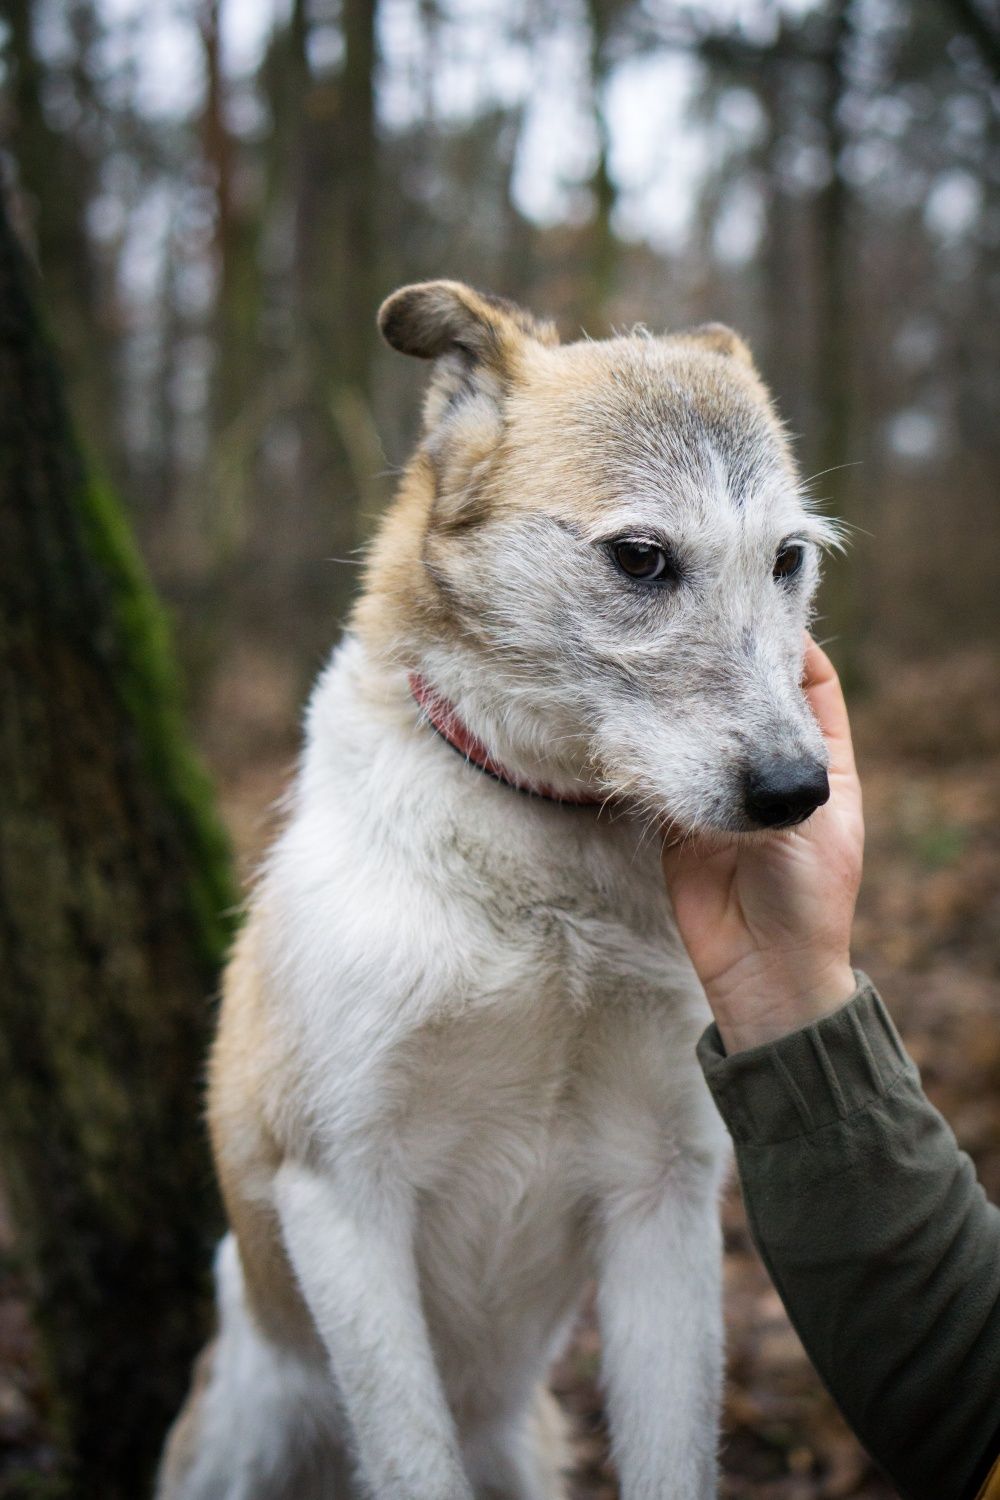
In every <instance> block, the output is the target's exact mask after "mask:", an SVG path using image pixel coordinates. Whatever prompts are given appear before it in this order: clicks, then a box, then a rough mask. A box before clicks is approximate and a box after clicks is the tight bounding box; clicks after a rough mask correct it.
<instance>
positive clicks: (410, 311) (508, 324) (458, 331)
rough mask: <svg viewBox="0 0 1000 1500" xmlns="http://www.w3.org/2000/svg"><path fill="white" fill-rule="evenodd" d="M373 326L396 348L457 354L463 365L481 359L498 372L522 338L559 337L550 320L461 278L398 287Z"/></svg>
mask: <svg viewBox="0 0 1000 1500" xmlns="http://www.w3.org/2000/svg"><path fill="white" fill-rule="evenodd" d="M378 326H379V329H380V330H381V333H382V337H383V338H384V339H385V341H386V343H387V344H390V345H391V346H392V348H393V349H398V350H399V352H400V354H412V355H414V356H415V357H416V358H417V359H439V358H440V357H441V356H442V355H448V354H453V355H458V356H460V357H461V358H462V360H463V361H464V362H465V363H466V364H467V365H482V366H485V367H486V368H487V369H489V370H492V371H493V372H494V373H496V374H497V375H502V374H503V372H504V370H505V368H506V367H507V366H508V365H509V363H510V362H511V360H512V359H513V358H514V357H515V355H516V351H517V349H518V348H519V347H520V346H521V345H522V344H523V342H524V340H525V339H534V340H535V341H536V342H537V343H542V344H555V343H557V342H558V338H557V336H556V332H555V329H554V328H553V327H552V325H551V324H549V323H540V322H538V321H536V319H534V318H533V317H532V316H531V314H530V313H527V312H525V311H524V309H523V308H520V307H518V306H516V304H515V303H513V302H508V301H506V300H505V299H504V298H503V297H494V296H492V295H491V294H490V293H489V292H477V291H474V290H473V288H472V287H469V286H465V285H464V283H463V282H461V281H421V282H417V283H416V284H415V285H413V286H404V287H400V289H399V291H398V292H393V294H392V296H391V297H387V298H386V300H385V301H384V302H383V303H382V306H381V307H380V308H379V314H378Z"/></svg>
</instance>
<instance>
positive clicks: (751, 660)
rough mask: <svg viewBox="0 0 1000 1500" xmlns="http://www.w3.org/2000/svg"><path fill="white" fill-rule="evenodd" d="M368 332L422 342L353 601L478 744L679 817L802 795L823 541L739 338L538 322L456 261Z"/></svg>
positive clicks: (811, 783)
mask: <svg viewBox="0 0 1000 1500" xmlns="http://www.w3.org/2000/svg"><path fill="white" fill-rule="evenodd" d="M379 323H380V327H381V329H382V333H383V334H384V336H385V338H386V339H387V341H388V342H389V343H390V344H391V345H392V346H393V348H395V349H398V350H401V351H402V352H403V353H405V354H411V355H415V356H417V357H418V358H421V359H425V360H430V361H433V364H434V375H433V379H432V381H431V385H430V389H429V393H428V396H427V400H426V404H425V412H424V433H423V438H422V441H421V444H420V447H419V449H418V452H417V454H416V456H415V458H414V460H413V462H412V463H411V465H410V467H409V470H408V472H407V477H406V479H405V480H404V484H403V487H402V490H401V495H400V499H399V501H398V502H397V506H396V507H395V510H394V512H393V513H392V515H391V516H390V518H389V520H388V522H387V524H386V525H385V527H384V528H383V531H382V533H381V535H380V538H379V541H378V543H377V544H376V547H375V549H374V552H373V557H372V562H371V564H370V569H369V588H368V599H367V600H366V602H365V603H364V604H363V605H362V610H361V617H362V619H365V618H366V616H367V618H368V620H369V621H370V622H371V621H374V622H377V625H378V630H379V633H380V635H381V638H382V641H383V643H384V644H387V645H391V647H392V648H393V649H394V650H396V651H397V653H400V654H401V655H402V656H403V658H404V659H406V660H407V663H408V665H411V666H419V667H420V669H421V670H422V671H424V672H425V673H426V675H427V676H428V677H429V678H430V680H431V681H432V682H433V683H434V685H435V686H436V687H437V688H438V689H439V690H440V691H442V692H443V693H445V694H447V696H448V697H450V698H451V699H453V700H454V701H455V703H456V704H457V707H458V709H459V711H460V713H461V714H462V716H463V717H464V718H465V720H466V721H467V722H468V724H469V725H470V727H471V728H472V729H473V730H474V731H475V732H476V733H477V734H478V735H479V736H480V738H482V739H483V740H484V741H485V742H486V744H487V745H488V746H489V747H490V748H491V750H492V751H493V753H494V755H495V756H496V758H497V759H499V760H502V761H504V762H505V763H506V764H508V765H510V766H511V767H512V768H513V769H514V770H516V771H518V772H519V773H521V774H525V775H528V776H531V775H538V776H540V777H541V778H543V779H544V780H545V781H546V782H547V783H549V784H551V785H556V786H558V787H561V788H562V789H564V790H569V789H579V788H580V786H581V785H584V786H586V787H588V788H590V789H591V790H595V789H596V790H598V791H600V792H602V793H608V794H612V795H615V796H621V797H625V798H627V799H629V800H631V801H632V802H633V803H634V804H635V805H637V806H641V807H642V808H644V809H645V810H646V811H648V812H649V813H651V814H655V815H656V816H657V817H660V818H666V819H668V820H671V821H672V822H673V823H674V824H675V825H677V826H678V827H679V828H681V829H684V830H695V829H698V830H709V829H715V830H719V831H748V830H752V829H755V828H761V827H776V826H787V825H789V824H792V823H795V822H798V821H800V820H801V818H803V817H805V816H808V814H809V813H810V812H811V811H812V810H813V809H814V808H815V807H816V806H818V805H819V803H820V802H822V801H825V799H826V795H827V783H826V755H825V750H824V746H823V740H822V736H821V735H820V733H819V730H818V727H817V725H816V723H815V721H814V719H813V718H812V716H811V714H810V712H809V710H808V707H807V705H806V703H805V701H804V699H803V696H802V692H801V688H800V674H801V665H802V649H803V629H804V626H805V625H806V622H807V618H808V615H809V610H810V604H811V600H812V598H813V594H814V592H815V589H816V584H817V580H818V573H819V554H820V550H821V548H822V547H823V545H824V544H825V543H828V542H829V541H830V540H831V528H830V526H829V523H827V522H824V521H823V520H821V519H820V518H819V517H817V516H815V515H812V514H810V512H809V510H808V508H807V505H806V503H805V501H804V499H803V495H802V491H801V487H800V484H799V481H798V478H797V475H796V471H795V467H794V463H793V460H792V458H791V455H790V453H789V449H788V445H787V442H786V440H785V437H784V434H783V432H782V428H781V425H780V423H779V421H778V419H777V417H776V415H775V412H774V410H773V407H772V405H771V402H770V399H769V396H768V393H767V391H766V390H765V388H764V386H763V384H762V383H761V381H760V379H759V377H758V375H757V373H756V371H755V370H754V367H753V363H752V360H751V357H750V354H749V351H748V350H747V348H746V346H745V345H744V344H743V343H742V342H741V341H740V339H739V338H738V337H737V336H736V335H735V334H734V333H732V332H731V331H730V330H729V329H728V328H725V327H722V326H721V325H718V324H709V325H706V326H704V327H701V328H695V329H692V330H690V331H688V332H684V333H679V334H675V335H668V336H663V337H653V336H651V335H648V334H646V333H644V332H640V333H633V334H631V335H629V336H627V337H620V338H614V339H609V340H607V341H605V342H599V343H598V342H591V341H582V342H579V343H574V344H568V345H560V343H559V342H558V339H557V337H556V335H555V333H554V331H553V330H552V328H551V327H549V326H548V325H543V324H539V323H536V322H535V321H534V320H533V319H532V318H531V317H530V316H529V315H528V314H526V313H524V312H522V311H521V310H520V309H518V308H515V307H513V306H512V305H511V304H509V303H506V302H503V301H500V300H498V299H495V298H492V297H489V296H484V295H482V294H480V293H477V292H474V291H472V290H471V289H470V288H469V287H466V286H464V285H461V284H459V283H456V282H447V281H437V282H428V283H425V284H422V285H419V286H410V287H404V288H403V289H402V290H401V291H398V292H396V293H395V294H394V295H393V296H391V297H390V298H389V299H388V301H387V302H386V303H385V304H384V305H383V307H382V309H381V312H380V314H379Z"/></svg>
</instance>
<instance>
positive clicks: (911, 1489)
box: [699, 983, 1000, 1500]
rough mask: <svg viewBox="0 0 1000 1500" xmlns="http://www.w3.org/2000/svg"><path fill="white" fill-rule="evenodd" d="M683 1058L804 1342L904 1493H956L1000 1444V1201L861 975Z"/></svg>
mask: <svg viewBox="0 0 1000 1500" xmlns="http://www.w3.org/2000/svg"><path fill="white" fill-rule="evenodd" d="M699 1056H700V1057H701V1061H702V1065H703V1067H704V1069H705V1074H706V1077H707V1079H708V1082H709V1085H710V1086H711V1088H712V1091H713V1094H714V1095H715V1098H716V1102H717V1103H718V1105H719V1108H720V1110H721V1112H722V1114H723V1116H724V1118H725V1119H726V1122H727V1124H728V1125H729V1128H730V1131H731V1133H732V1134H733V1137H734V1140H735V1143H736V1154H737V1162H738V1165H739V1171H740V1179H741V1183H742V1186H743V1193H744V1198H745V1200H746V1204H747V1212H748V1217H749V1220H750V1225H751V1229H752V1232H753V1235H754V1238H755V1240H756V1242H757V1244H758V1248H759V1249H760V1252H761V1255H762V1257H763V1259H764V1261H765V1263H766V1265H767V1267H768V1270H769V1271H770V1273H771V1275H772V1277H773V1279H774V1282H775V1285H776V1287H777V1289H778V1291H779V1292H780V1294H781V1296H782V1299H783V1300H784V1302H785V1304H786V1306H787V1308H788V1311H789V1314H790V1316H791V1318H792V1321H793V1322H794V1324H795V1326H796V1328H797V1329H798V1332H799V1334H800V1336H801V1338H802V1341H803V1343H804V1345H805V1347H806V1349H807V1351H808V1353H809V1355H810V1358H811V1359H812V1360H813V1362H814V1364H815V1365H816V1367H817V1369H818V1370H819V1372H820V1374H821V1375H822V1376H823V1379H824V1380H825V1382H826V1384H827V1385H828V1386H829V1388H830V1390H831V1392H832V1394H833V1395H834V1397H835V1398H836V1400H837V1401H838V1404H839V1405H840V1406H841V1408H842V1409H843V1411H844V1413H845V1415H846V1416H847V1418H848V1420H849V1421H850V1423H851V1425H852V1426H853V1427H854V1428H855V1430H856V1432H857V1433H858V1436H859V1437H860V1438H861V1440H862V1441H863V1442H864V1443H865V1445H866V1447H867V1448H868V1449H869V1451H870V1452H871V1453H872V1455H873V1456H874V1457H875V1458H876V1459H877V1460H878V1461H879V1463H880V1464H881V1465H882V1466H883V1467H884V1468H885V1470H886V1471H887V1473H888V1474H889V1475H890V1476H891V1477H892V1479H893V1480H894V1482H895V1483H896V1484H897V1485H898V1486H899V1487H900V1489H901V1490H902V1492H903V1493H904V1494H906V1495H907V1496H910V1497H913V1500H932V1497H933V1500H966V1497H970V1500H971V1497H972V1496H974V1495H975V1494H976V1492H977V1490H978V1487H979V1485H980V1484H981V1483H982V1482H983V1480H985V1478H986V1473H987V1472H988V1470H989V1467H990V1460H991V1458H992V1457H995V1456H996V1451H997V1447H998V1444H1000V1212H998V1211H997V1209H995V1208H993V1207H991V1206H990V1205H989V1204H987V1202H986V1200H985V1198H984V1196H983V1193H982V1189H981V1188H980V1187H979V1186H978V1184H977V1182H976V1179H975V1173H974V1171H973V1168H972V1165H971V1163H970V1162H969V1160H968V1158H967V1157H966V1156H964V1155H963V1154H962V1153H961V1152H960V1151H959V1150H958V1147H957V1145H956V1143H955V1140H954V1137H953V1135H952V1133H951V1131H950V1130H949V1128H948V1126H947V1125H946V1123H945V1122H944V1120H943V1119H942V1118H941V1116H940V1115H939V1114H938V1113H937V1111H936V1110H935V1109H934V1108H933V1106H932V1105H931V1104H930V1103H929V1101H928V1100H927V1099H926V1097H925V1095H924V1094H923V1092H922V1090H921V1088H920V1083H919V1079H918V1077H917V1073H916V1069H915V1068H914V1067H913V1064H912V1063H911V1062H910V1061H909V1059H908V1058H907V1057H906V1054H905V1053H904V1051H903V1049H902V1045H901V1043H900V1042H899V1038H898V1036H897V1035H896V1032H895V1030H894V1028H893V1026H892V1023H891V1021H890V1020H889V1019H888V1016H887V1014H886V1012H885V1010H884V1008H883V1007H882V1005H881V1002H880V1001H879V1000H878V997H877V996H876V995H875V994H874V991H872V990H871V988H870V986H868V985H867V983H865V984H864V985H863V986H862V989H861V991H860V993H859V994H858V995H857V996H856V997H855V998H853V999H852V1000H851V1001H850V1002H849V1003H848V1004H847V1005H846V1006H845V1007H843V1009H841V1010H840V1011H838V1012H836V1013H835V1014H834V1015H832V1016H828V1017H826V1018H825V1019H823V1020H821V1021H819V1022H817V1023H816V1024H814V1025H811V1026H808V1027H807V1028H805V1029H804V1030H801V1031H798V1032H795V1033H793V1034H791V1035H789V1036H785V1037H783V1038H781V1039H780V1040H777V1041H775V1042H772V1043H769V1044H768V1045H766V1046H762V1047H759V1048H756V1049H753V1050H751V1051H746V1052H741V1053H738V1054H736V1055H734V1056H731V1057H727V1056H726V1055H725V1052H724V1050H723V1047H722V1044H721V1040H720V1038H719V1034H718V1032H717V1030H716V1028H714V1027H712V1028H710V1029H709V1031H708V1032H706V1034H705V1036H704V1037H703V1038H702V1041H701V1044H700V1046H699Z"/></svg>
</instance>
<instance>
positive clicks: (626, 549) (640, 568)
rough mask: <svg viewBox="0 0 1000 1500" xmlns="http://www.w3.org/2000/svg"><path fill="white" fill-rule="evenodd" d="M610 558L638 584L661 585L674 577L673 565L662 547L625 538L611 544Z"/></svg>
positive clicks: (653, 543)
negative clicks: (636, 580)
mask: <svg viewBox="0 0 1000 1500" xmlns="http://www.w3.org/2000/svg"><path fill="white" fill-rule="evenodd" d="M611 556H612V557H613V558H614V560H615V562H616V563H617V564H618V566H619V568H621V570H622V572H623V573H625V574H626V575H627V576H628V577H629V578H635V579H638V581H639V582H640V583H663V582H665V581H666V580H667V579H672V578H673V577H674V576H675V569H674V565H673V563H672V562H671V560H670V558H669V557H668V556H667V554H666V552H664V550H663V548H662V547H657V545H656V544H655V542H643V541H637V540H633V539H631V538H628V537H626V538H625V539H624V540H623V541H620V542H612V543H611Z"/></svg>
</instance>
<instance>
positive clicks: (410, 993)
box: [258, 641, 715, 1323]
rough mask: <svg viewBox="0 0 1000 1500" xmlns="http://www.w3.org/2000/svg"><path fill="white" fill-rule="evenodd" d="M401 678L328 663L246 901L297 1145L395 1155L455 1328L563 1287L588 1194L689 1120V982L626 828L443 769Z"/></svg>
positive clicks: (651, 879) (570, 1275)
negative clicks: (269, 848) (255, 918)
mask: <svg viewBox="0 0 1000 1500" xmlns="http://www.w3.org/2000/svg"><path fill="white" fill-rule="evenodd" d="M401 680H403V679H401V678H400V679H389V680H387V679H386V678H384V677H383V678H381V679H379V680H377V681H372V680H371V679H370V677H369V675H368V668H367V665H366V662H365V659H364V656H363V653H362V652H361V649H360V647H359V646H358V645H357V643H355V642H353V641H349V642H347V643H346V644H345V646H344V647H342V648H341V650H340V652H339V653H338V654H337V656H336V657H335V659H334V663H333V665H332V667H331V669H330V670H329V671H328V673H327V674H326V676H325V677H324V678H323V679H322V680H321V682H320V684H319V686H318V688H317V692H316V695H315V697H314V701H313V705H312V709H311V713H310V724H309V734H308V739H307V750H306V755H305V760H304V764H303V769H302V772H301V775H300V779H299V786H298V792H297V799H296V803H295V807H294V811H293V815H292V818H291V821H290V824H289V826H288V829H287V830H286V833H285V834H284V836H283V838H282V840H281V841H280V842H279V845H278V847H277V849H276V852H275V854H274V856H273V858H272V862H271V865H270V868H269V871H268V873H267V874H266V876H265V879H264V886H263V892H262V899H261V902H260V903H259V907H258V911H259V912H260V913H261V914H262V915H263V919H264V926H265V952H266V953H267V963H266V967H267V968H268V969H269V970H270V972H271V974H272V976H273V979H274V993H275V994H276V995H280V996H281V1005H282V1010H283V1014H282V1018H281V1029H282V1033H283V1035H284V1036H285V1037H287V1038H289V1039H291V1043H292V1047H293V1056H291V1057H289V1059H288V1061H289V1064H290V1068H289V1074H288V1076H291V1077H292V1078H293V1079H295V1080H296V1082H295V1089H296V1092H297V1108H296V1109H295V1110H294V1113H295V1114H296V1115H297V1116H298V1119H299V1121H305V1122H306V1123H305V1129H306V1131H307V1132H308V1134H309V1135H310V1137H311V1142H312V1150H313V1151H314V1152H315V1153H316V1154H317V1155H318V1156H320V1157H322V1158H326V1159H328V1160H330V1161H331V1162H333V1163H335V1164H336V1163H343V1162H345V1161H348V1162H349V1161H350V1160H351V1159H352V1158H354V1157H355V1156H356V1157H358V1158H359V1159H360V1158H363V1159H365V1160H367V1161H368V1162H371V1160H372V1159H373V1158H378V1156H379V1155H380V1154H383V1155H386V1156H388V1157H391V1159H392V1161H393V1163H394V1165H396V1166H400V1167H401V1168H402V1171H403V1174H404V1176H405V1178H406V1180H407V1181H408V1183H409V1186H410V1188H411V1190H412V1192H413V1193H414V1195H415V1199H416V1202H417V1205H418V1222H419V1228H418V1258H419V1260H420V1261H421V1263H422V1264H423V1266H424V1267H425V1268H426V1274H427V1276H428V1277H429V1278H431V1279H432V1280H436V1279H438V1278H442V1277H443V1278H445V1280H446V1281H447V1282H448V1298H449V1300H450V1301H451V1302H452V1303H454V1301H455V1292H456V1288H457V1287H459V1286H460V1285H461V1284H462V1283H463V1282H466V1283H467V1296H465V1297H461V1296H460V1297H459V1302H460V1303H461V1302H464V1303H466V1304H467V1305H466V1312H465V1321H466V1323H467V1322H468V1318H469V1316H470V1313H469V1308H470V1307H471V1305H472V1304H473V1303H474V1304H475V1305H477V1306H478V1307H480V1309H483V1308H485V1307H486V1306H487V1305H488V1304H489V1303H490V1302H491V1301H492V1300H493V1298H494V1297H495V1298H496V1300H497V1302H498V1303H499V1302H500V1300H501V1298H502V1300H503V1301H504V1302H506V1303H507V1304H508V1305H511V1304H512V1303H513V1305H523V1300H524V1299H521V1302H520V1304H519V1299H518V1298H517V1297H515V1298H513V1299H512V1298H511V1282H512V1278H514V1280H515V1281H516V1279H517V1278H518V1276H522V1277H523V1278H524V1279H525V1281H526V1284H527V1283H528V1282H531V1281H534V1282H536V1283H537V1282H538V1280H539V1266H540V1265H541V1264H543V1263H548V1264H550V1265H551V1267H552V1273H553V1276H554V1277H555V1278H556V1283H558V1282H559V1280H560V1279H561V1280H562V1281H563V1283H564V1284H565V1287H566V1289H568V1291H569V1292H570V1295H572V1293H573V1292H575V1289H576V1283H577V1277H576V1275H575V1274H574V1267H579V1265H580V1251H579V1248H578V1247H579V1246H580V1244H581V1243H582V1242H583V1237H582V1236H581V1234H580V1226H581V1219H582V1217H584V1216H585V1215H586V1214H587V1213H588V1211H589V1205H590V1203H591V1201H592V1199H593V1198H595V1197H596V1196H597V1195H598V1194H599V1193H600V1194H602V1195H606V1193H607V1191H608V1189H609V1188H610V1189H611V1190H612V1191H614V1190H615V1189H616V1187H617V1186H618V1185H619V1184H620V1185H621V1188H622V1190H623V1191H633V1190H634V1191H644V1190H647V1189H648V1190H649V1191H650V1192H654V1191H655V1190H656V1188H657V1185H658V1184H659V1182H660V1181H661V1179H662V1175H663V1174H664V1173H665V1172H668V1171H669V1170H670V1169H671V1166H672V1164H673V1163H674V1162H675V1160H676V1158H677V1155H678V1152H679V1151H687V1150H689V1149H690V1147H691V1146H693V1145H694V1144H695V1143H696V1141H697V1139H698V1137H699V1135H700V1133H701V1131H702V1129H703V1128H704V1129H705V1130H707V1131H708V1133H709V1135H710V1136H712V1137H713V1138H714V1135H715V1128H714V1125H713V1123H712V1120H711V1110H710V1108H709V1109H707V1110H706V1109H705V1093H704V1087H703V1085H702V1083H701V1079H700V1076H698V1075H697V1068H696V1064H695V1061H694V1050H693V1049H694V1042H695V1039H696V1037H697V1034H698V1031H699V1029H700V1028H701V1026H702V1025H703V1024H704V1010H703V1000H702V998H701V996H700V992H699V990H698V987H697V985H696V983H695V982H694V980H693V977H692V975H691V972H690V969H689V968H688V966H687V963H686V960H684V959H683V957H682V955H681V951H680V949H679V947H678V945H677V943H676V939H675V938H674V937H673V935H672V931H671V928H670V924H669V918H668V913H667V909H666V904H665V900H664V897H663V893H662V884H661V880H660V878H659V871H658V868H657V861H656V856H655V850H654V849H652V848H650V847H649V846H648V845H644V843H643V841H642V837H641V830H640V829H639V828H638V827H637V826H636V825H635V824H633V823H631V822H630V821H628V820H626V819H624V818H622V819H618V820H615V819H614V818H613V817H612V816H610V815H609V814H607V813H604V814H602V815H600V816H598V814H597V813H596V811H595V810H593V809H577V808H572V807H560V806H557V805H552V804H548V803H545V802H540V801H537V800H536V799H531V798H527V797H525V796H523V795H521V794H519V793H517V792H515V791H513V790H511V789H510V788H506V787H503V786H500V785H498V784H496V783H495V782H493V781H491V780H490V779H489V778H487V777H486V776H484V775H482V774H481V773H480V772H478V771H477V770H475V769H474V768H471V767H469V766H467V765H464V764H463V763H462V761H461V759H460V758H459V757H458V756H457V755H455V754H454V752H453V751H452V750H451V749H450V748H449V747H448V746H446V745H445V744H444V743H443V742H442V741H441V740H440V739H439V738H438V737H437V736H436V735H435V734H434V732H433V731H432V730H431V729H430V728H429V727H428V726H427V725H425V724H420V723H418V716H417V711H416V708H415V706H414V705H413V704H412V702H411V701H410V700H409V698H408V696H407V694H406V693H405V689H404V690H402V691H401V688H400V682H401ZM289 1011H290V1013H289ZM574 1247H577V1248H574ZM543 1279H544V1278H543ZM501 1289H502V1291H501ZM548 1290H549V1293H550V1294H551V1295H550V1299H549V1300H550V1301H551V1300H552V1299H553V1297H554V1300H555V1302H556V1303H558V1304H561V1303H562V1302H563V1301H564V1300H565V1295H564V1293H563V1292H562V1291H560V1289H559V1287H558V1285H557V1284H554V1285H553V1286H552V1287H550V1288H549V1289H548ZM430 1300H431V1302H432V1303H433V1301H434V1299H433V1297H431V1299H430Z"/></svg>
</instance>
